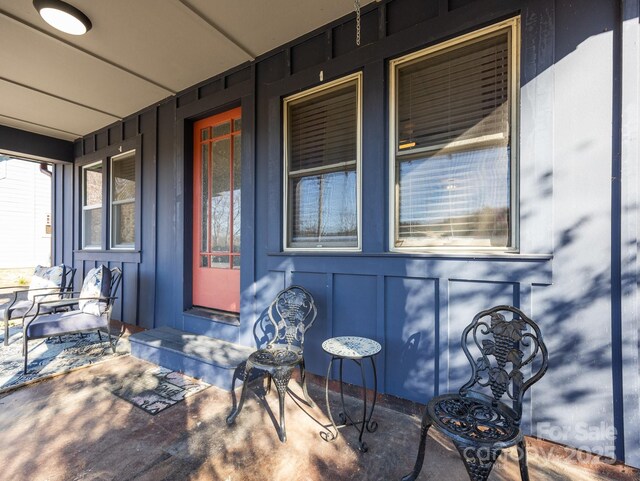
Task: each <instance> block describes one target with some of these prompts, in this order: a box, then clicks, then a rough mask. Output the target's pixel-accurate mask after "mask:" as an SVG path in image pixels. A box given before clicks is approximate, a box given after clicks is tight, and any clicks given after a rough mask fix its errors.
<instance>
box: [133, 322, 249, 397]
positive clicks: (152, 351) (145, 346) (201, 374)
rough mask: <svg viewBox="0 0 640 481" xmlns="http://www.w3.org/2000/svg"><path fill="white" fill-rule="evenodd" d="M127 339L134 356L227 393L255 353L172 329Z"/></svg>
mask: <svg viewBox="0 0 640 481" xmlns="http://www.w3.org/2000/svg"><path fill="white" fill-rule="evenodd" d="M129 340H130V342H131V354H132V355H133V356H135V357H137V358H139V359H143V360H145V361H149V362H152V363H154V364H158V365H160V366H162V367H166V368H168V369H173V370H175V371H180V372H183V373H185V374H186V375H188V376H192V377H195V378H198V379H202V380H203V381H206V382H208V383H210V384H213V385H214V386H217V387H219V388H221V389H225V390H227V391H229V390H231V386H232V381H233V377H234V373H235V370H236V368H237V367H238V365H240V364H241V363H243V362H244V361H246V359H247V357H249V355H250V354H251V353H252V352H253V351H254V350H255V349H254V348H251V347H247V346H241V345H239V344H233V343H231V342H228V341H224V340H222V339H215V338H212V337H208V336H203V335H199V334H191V333H188V332H184V331H179V330H177V329H173V328H171V327H160V328H158V329H151V330H149V331H143V332H139V333H137V334H133V335H131V336H130V337H129ZM239 374H242V373H239ZM236 383H237V382H236ZM237 385H238V383H237Z"/></svg>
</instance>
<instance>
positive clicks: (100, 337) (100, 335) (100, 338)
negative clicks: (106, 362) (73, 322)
mask: <svg viewBox="0 0 640 481" xmlns="http://www.w3.org/2000/svg"><path fill="white" fill-rule="evenodd" d="M98 339H99V340H100V342H102V334H100V329H98Z"/></svg>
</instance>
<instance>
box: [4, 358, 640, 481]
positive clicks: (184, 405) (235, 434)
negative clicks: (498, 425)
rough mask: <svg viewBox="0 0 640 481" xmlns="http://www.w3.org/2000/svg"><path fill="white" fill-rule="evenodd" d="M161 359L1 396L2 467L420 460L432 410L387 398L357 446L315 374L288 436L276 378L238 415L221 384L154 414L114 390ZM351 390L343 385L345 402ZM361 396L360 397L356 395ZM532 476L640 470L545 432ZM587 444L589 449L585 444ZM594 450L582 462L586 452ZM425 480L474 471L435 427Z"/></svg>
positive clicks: (292, 472)
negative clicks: (569, 446) (230, 419)
mask: <svg viewBox="0 0 640 481" xmlns="http://www.w3.org/2000/svg"><path fill="white" fill-rule="evenodd" d="M148 367H149V364H147V363H145V362H143V361H140V360H137V359H135V358H132V357H130V356H124V357H120V358H117V359H114V360H111V361H108V362H105V363H102V364H98V365H95V366H92V367H90V368H86V369H81V370H78V371H75V372H72V373H69V374H66V375H63V376H59V377H57V378H54V379H50V380H47V381H43V382H40V383H37V384H34V385H31V386H28V387H24V388H21V389H18V390H16V391H13V392H11V393H8V394H5V395H4V396H3V397H1V398H0V433H2V435H1V449H0V479H1V480H11V481H22V480H25V481H45V480H46V481H58V480H78V481H81V480H82V481H85V480H119V481H125V480H134V479H135V480H149V481H151V480H153V481H158V480H221V481H258V480H260V481H265V480H274V481H279V480H291V481H311V480H372V481H373V480H376V481H377V480H383V481H387V480H398V481H399V480H400V478H401V477H402V476H403V475H404V474H406V473H407V472H409V471H410V470H411V467H412V466H413V462H414V459H415V454H416V449H417V445H418V437H419V426H420V419H419V417H418V416H409V415H406V414H402V413H399V412H397V411H394V410H391V409H389V408H386V407H383V406H377V407H376V412H375V415H374V419H375V420H376V421H377V422H378V423H379V428H378V431H377V432H375V433H373V434H370V433H365V440H366V442H367V443H368V445H369V452H368V453H365V454H362V453H360V452H359V451H358V450H357V432H356V430H355V429H353V428H345V429H346V430H345V429H343V430H342V431H341V436H340V437H339V438H338V440H336V441H335V442H333V443H327V442H325V441H323V440H322V439H321V438H320V435H319V433H320V432H322V431H323V430H324V429H325V428H324V426H326V425H327V424H328V423H329V421H328V418H327V416H326V414H325V405H324V391H323V389H322V388H321V387H319V386H315V385H310V389H309V391H310V394H311V397H312V398H313V399H314V400H316V402H317V407H315V408H309V407H308V406H306V405H305V404H302V403H299V402H296V397H295V395H296V394H298V395H299V394H301V390H300V388H299V386H298V385H297V383H294V382H292V383H291V388H292V391H293V393H294V396H290V397H289V398H288V399H287V403H286V405H287V411H286V415H287V435H288V441H287V443H286V444H282V443H280V442H279V440H278V437H277V434H276V431H275V429H274V423H273V419H272V416H274V417H275V418H277V416H278V400H277V395H276V392H275V389H272V392H271V393H270V394H268V395H267V396H266V398H265V399H266V406H268V409H265V405H264V404H263V403H261V402H260V401H259V400H258V397H257V396H254V395H250V396H248V399H247V402H246V403H245V407H244V410H243V411H242V413H241V415H240V416H239V417H238V419H237V421H236V424H235V425H234V426H233V427H227V425H226V423H225V418H226V416H227V414H228V412H229V410H230V407H231V402H232V401H231V395H230V393H227V392H224V391H222V390H219V389H217V388H215V387H210V388H208V389H206V390H204V391H202V392H200V393H198V394H196V395H194V396H192V397H190V398H187V399H186V400H185V401H184V402H181V403H178V404H177V405H175V406H173V407H170V408H168V409H167V410H165V411H163V412H161V413H159V414H157V415H156V416H151V415H149V414H147V413H146V412H144V411H143V410H141V409H139V408H137V407H135V406H133V405H131V404H129V403H128V402H126V401H123V400H121V399H120V398H118V397H116V396H115V395H113V394H111V393H110V392H109V390H108V388H109V386H112V385H114V384H115V383H116V382H117V380H118V379H119V378H122V377H124V376H125V375H126V374H129V375H130V374H131V373H133V372H137V371H139V372H142V371H144V370H145V369H147V368H148ZM338 399H339V396H338V395H336V394H332V395H331V402H332V403H336V402H337V401H338ZM347 401H348V402H349V403H358V402H359V401H358V400H356V399H353V398H347ZM530 446H531V447H530V450H529V454H530V457H529V466H530V474H531V479H532V481H541V480H567V481H569V480H571V481H587V480H589V481H600V480H606V479H620V480H627V479H628V480H636V481H637V480H639V479H640V476H639V475H638V471H637V470H635V469H631V468H628V467H625V466H620V465H615V466H611V465H608V464H606V463H603V462H601V461H599V460H598V459H597V458H594V457H591V456H589V455H586V454H585V453H579V452H578V453H576V452H575V451H572V450H564V449H562V448H561V447H560V446H557V445H553V444H551V443H545V442H540V441H533V442H530ZM576 454H578V455H580V454H582V455H583V456H577V455H576ZM576 458H577V459H581V460H582V462H581V463H580V462H574V461H573V460H574V459H576ZM419 479H420V480H422V481H425V480H466V479H468V478H467V477H466V473H465V470H464V467H463V465H462V462H461V461H460V459H459V456H458V453H457V452H456V451H455V450H454V448H453V446H452V445H451V444H450V443H449V442H448V441H447V440H445V439H443V438H442V437H440V436H438V435H437V434H436V433H434V432H433V430H432V432H431V433H430V436H429V440H428V443H427V454H426V457H425V464H424V468H423V470H422V473H421V475H420V477H419ZM517 479H519V471H518V466H517V459H516V457H515V452H512V451H511V450H509V451H505V452H504V453H503V455H502V456H501V458H500V460H499V461H498V463H497V464H496V467H495V468H494V471H493V473H492V475H491V477H490V480H492V481H499V480H502V481H506V480H517Z"/></svg>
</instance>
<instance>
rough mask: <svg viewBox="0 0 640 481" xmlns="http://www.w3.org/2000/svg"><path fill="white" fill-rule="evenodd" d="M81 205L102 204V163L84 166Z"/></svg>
mask: <svg viewBox="0 0 640 481" xmlns="http://www.w3.org/2000/svg"><path fill="white" fill-rule="evenodd" d="M83 172H84V181H83V182H84V185H83V192H84V200H83V205H102V163H100V164H96V165H92V166H91V167H85V168H84V169H83Z"/></svg>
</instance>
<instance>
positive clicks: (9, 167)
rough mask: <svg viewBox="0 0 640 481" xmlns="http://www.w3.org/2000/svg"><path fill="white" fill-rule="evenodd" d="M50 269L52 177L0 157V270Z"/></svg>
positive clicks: (30, 164)
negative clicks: (46, 266) (40, 266)
mask: <svg viewBox="0 0 640 481" xmlns="http://www.w3.org/2000/svg"><path fill="white" fill-rule="evenodd" d="M38 264H40V265H51V177H50V176H48V175H46V174H45V173H43V172H41V171H40V164H39V163H37V162H28V161H24V160H18V159H14V158H11V157H6V156H2V155H0V268H6V267H33V266H36V265H38Z"/></svg>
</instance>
